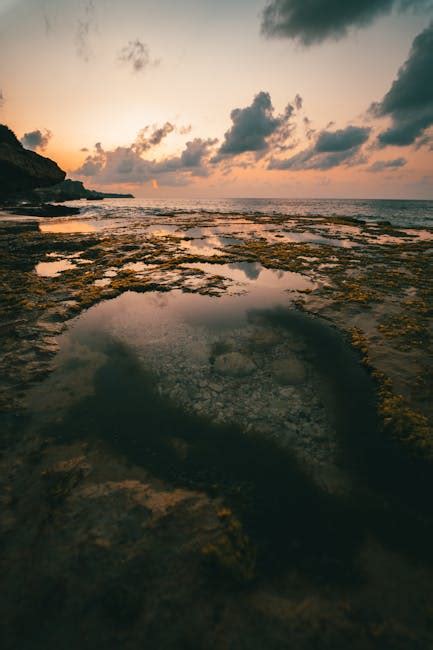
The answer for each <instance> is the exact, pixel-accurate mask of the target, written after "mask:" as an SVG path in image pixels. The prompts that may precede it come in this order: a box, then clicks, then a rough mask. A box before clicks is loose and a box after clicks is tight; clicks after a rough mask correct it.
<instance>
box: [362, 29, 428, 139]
mask: <svg viewBox="0 0 433 650" xmlns="http://www.w3.org/2000/svg"><path fill="white" fill-rule="evenodd" d="M432 79H433V22H432V23H430V25H429V26H428V27H427V28H426V29H425V30H424V31H423V32H421V33H420V34H418V36H417V37H416V38H415V40H414V42H413V44H412V48H411V51H410V53H409V58H408V59H407V61H406V62H405V63H404V64H403V66H402V67H401V68H400V70H399V71H398V74H397V78H396V79H395V80H394V82H393V84H392V86H391V88H390V90H389V91H388V92H387V94H386V95H385V97H384V98H383V99H382V101H381V102H378V103H376V104H373V105H372V106H371V107H370V112H371V113H372V114H373V115H374V116H375V117H390V118H391V127H390V128H389V129H387V130H386V131H383V132H382V133H380V134H379V137H378V141H379V145H380V146H383V147H384V146H387V145H396V146H400V147H404V146H407V145H410V144H412V143H413V142H415V140H416V139H417V138H418V137H419V136H421V135H422V134H423V133H424V132H425V131H426V129H428V128H429V127H430V126H432V125H433V83H432Z"/></svg>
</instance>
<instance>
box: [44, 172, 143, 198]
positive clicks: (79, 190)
mask: <svg viewBox="0 0 433 650" xmlns="http://www.w3.org/2000/svg"><path fill="white" fill-rule="evenodd" d="M35 194H37V196H38V197H39V199H40V200H41V201H56V203H58V202H63V201H77V200H79V199H87V201H101V200H102V199H133V198H134V196H133V195H132V194H114V193H112V192H109V193H107V192H97V191H95V190H88V189H87V188H86V187H84V185H83V183H82V182H81V181H73V180H71V179H70V178H67V179H66V180H64V181H62V182H61V183H59V184H58V185H55V186H54V187H50V188H49V189H45V188H44V189H38V190H36V192H35Z"/></svg>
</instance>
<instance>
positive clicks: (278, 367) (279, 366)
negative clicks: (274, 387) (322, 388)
mask: <svg viewBox="0 0 433 650" xmlns="http://www.w3.org/2000/svg"><path fill="white" fill-rule="evenodd" d="M272 373H273V376H274V378H275V381H276V382H277V383H278V384H280V385H281V386H290V385H296V384H302V383H304V382H305V380H306V372H305V366H304V364H302V363H301V362H300V361H299V360H298V359H297V358H296V357H295V356H288V357H285V358H283V359H277V360H276V361H274V362H273V364H272Z"/></svg>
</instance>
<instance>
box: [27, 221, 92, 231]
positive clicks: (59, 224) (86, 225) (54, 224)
mask: <svg viewBox="0 0 433 650" xmlns="http://www.w3.org/2000/svg"><path fill="white" fill-rule="evenodd" d="M39 230H40V231H41V232H44V233H58V234H68V233H83V234H85V233H91V232H96V230H97V228H96V225H95V224H94V223H92V222H90V221H79V220H78V219H62V220H56V221H53V220H50V221H47V222H43V223H40V224H39Z"/></svg>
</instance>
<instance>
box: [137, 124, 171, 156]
mask: <svg viewBox="0 0 433 650" xmlns="http://www.w3.org/2000/svg"><path fill="white" fill-rule="evenodd" d="M151 128H153V131H152V130H151ZM174 130H175V126H174V125H173V124H171V122H166V123H165V124H164V125H163V126H161V127H157V126H154V127H149V126H146V127H145V128H144V129H142V130H141V131H140V132H139V134H138V136H137V140H136V141H135V143H134V145H133V146H134V147H135V150H136V151H137V153H144V152H145V151H148V149H151V148H152V147H156V146H157V145H158V144H161V142H162V141H163V139H164V138H166V137H167V136H168V135H169V134H170V133H173V131H174ZM149 132H150V133H149Z"/></svg>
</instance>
